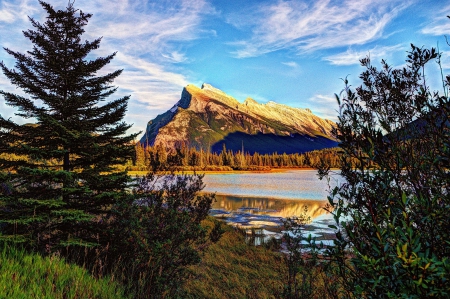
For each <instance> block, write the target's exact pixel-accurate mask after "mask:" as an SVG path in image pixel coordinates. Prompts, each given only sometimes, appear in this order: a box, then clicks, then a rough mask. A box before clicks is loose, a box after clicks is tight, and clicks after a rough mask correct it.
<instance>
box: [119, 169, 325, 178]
mask: <svg viewBox="0 0 450 299" xmlns="http://www.w3.org/2000/svg"><path fill="white" fill-rule="evenodd" d="M292 170H299V171H302V170H305V171H306V170H308V171H310V170H317V169H316V168H313V167H289V168H271V169H268V170H202V169H198V170H184V171H175V172H174V173H175V174H194V173H196V174H239V173H279V172H287V171H292ZM331 170H333V169H331ZM148 172H149V171H138V170H130V171H128V172H127V173H128V174H129V175H131V176H137V175H139V176H143V175H145V174H147V173H148ZM161 173H164V172H161Z"/></svg>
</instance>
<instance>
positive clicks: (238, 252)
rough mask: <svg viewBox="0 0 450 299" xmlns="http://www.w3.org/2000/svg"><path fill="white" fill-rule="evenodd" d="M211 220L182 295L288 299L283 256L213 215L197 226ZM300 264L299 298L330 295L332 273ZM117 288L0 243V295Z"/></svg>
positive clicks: (81, 293) (100, 293)
mask: <svg viewBox="0 0 450 299" xmlns="http://www.w3.org/2000/svg"><path fill="white" fill-rule="evenodd" d="M215 223H220V225H221V230H222V231H223V232H224V233H223V234H222V237H221V238H220V239H219V240H218V241H217V242H216V243H211V244H210V245H209V246H208V247H207V248H206V249H205V250H204V252H203V256H202V261H201V262H200V264H197V265H194V266H190V267H189V268H188V272H189V278H188V279H187V281H185V284H184V286H183V287H182V288H183V293H184V294H183V296H182V298H187V299H189V298H191V299H193V298H205V299H208V298H211V299H212V298H214V299H225V298H226V299H234V298H261V299H264V298H288V297H286V296H283V290H284V289H285V287H286V284H287V277H288V273H287V271H288V270H287V269H288V268H287V265H286V263H285V258H284V255H283V254H282V253H280V251H279V250H271V249H268V248H266V247H264V246H258V247H255V246H250V245H248V244H247V243H246V242H245V237H244V235H243V233H242V231H240V230H238V229H235V228H233V227H231V226H229V225H227V224H225V223H224V222H221V221H219V220H217V219H215V218H213V217H208V218H207V219H206V220H205V221H204V222H203V225H204V226H205V227H208V228H209V230H211V228H213V227H214V225H215ZM301 268H302V269H301V271H303V272H301V273H300V275H299V276H298V283H299V285H301V284H302V283H303V284H304V286H303V289H302V290H301V294H302V296H301V298H333V297H332V296H330V295H329V293H328V292H329V288H330V286H332V284H333V280H335V279H336V277H335V276H334V277H333V275H331V276H330V274H326V272H325V271H324V269H323V268H322V267H321V266H320V265H319V266H318V265H310V266H308V265H307V264H304V265H302V266H301ZM119 275H120V273H115V275H114V276H117V277H118V276H119ZM305 278H306V281H305ZM305 282H306V284H305ZM123 290H124V289H123V288H122V287H121V286H120V285H119V284H118V283H117V280H116V281H114V279H112V278H104V279H94V278H93V277H92V276H91V275H90V274H89V273H88V272H87V271H86V270H85V269H83V268H81V267H78V266H74V265H70V264H68V263H66V262H65V261H64V260H63V259H60V258H58V257H56V256H53V257H41V256H40V255H37V254H30V253H26V252H25V251H23V250H19V249H17V248H14V247H7V246H1V247H0V298H44V299H45V298H49V299H50V298H52V299H53V298H111V299H114V298H127V297H126V296H125V295H124V291H123ZM289 298H291V297H289ZM299 298H300V297H299Z"/></svg>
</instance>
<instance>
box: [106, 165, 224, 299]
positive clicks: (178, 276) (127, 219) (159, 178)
mask: <svg viewBox="0 0 450 299" xmlns="http://www.w3.org/2000/svg"><path fill="white" fill-rule="evenodd" d="M202 178H203V176H201V175H198V174H193V175H174V174H165V175H155V174H154V173H149V174H148V175H146V176H144V177H142V178H139V179H138V185H137V187H136V188H135V189H134V196H133V197H130V198H129V199H128V200H125V201H122V202H121V203H119V204H117V205H115V206H114V207H113V214H112V220H111V233H112V235H111V243H110V244H109V248H107V249H106V251H105V252H104V253H102V255H103V257H104V259H105V262H106V263H108V264H109V266H108V267H109V268H110V269H111V270H110V271H112V272H113V273H115V276H117V277H119V278H120V279H121V280H122V281H123V283H124V284H125V285H126V286H128V288H129V291H130V292H131V293H132V294H133V297H134V298H166V297H170V298H172V297H173V296H175V295H177V294H179V292H180V289H181V287H182V283H183V281H184V280H185V279H186V275H187V274H186V267H187V266H189V265H193V264H197V263H199V262H200V252H201V251H202V250H203V249H204V248H205V247H206V246H207V244H208V236H209V235H208V233H207V230H206V229H205V228H203V227H202V226H201V222H202V221H203V220H204V219H205V218H206V217H207V215H208V212H209V210H210V208H211V203H212V201H213V199H214V196H213V195H202V196H197V192H198V191H200V190H202V189H203V182H202ZM220 234H221V232H220V231H215V232H214V239H215V241H216V240H218V239H219V238H220ZM108 267H107V268H108Z"/></svg>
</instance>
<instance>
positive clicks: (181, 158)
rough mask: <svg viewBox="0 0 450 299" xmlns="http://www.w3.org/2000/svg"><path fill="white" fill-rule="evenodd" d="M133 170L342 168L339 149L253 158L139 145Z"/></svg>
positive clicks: (190, 149)
mask: <svg viewBox="0 0 450 299" xmlns="http://www.w3.org/2000/svg"><path fill="white" fill-rule="evenodd" d="M135 149H136V157H135V160H134V161H133V166H128V170H148V169H154V170H157V169H164V168H166V167H178V168H179V169H181V170H192V169H195V170H212V171H214V170H219V171H220V170H266V169H270V168H291V167H292V168H307V167H314V166H317V165H319V164H325V165H327V166H329V167H331V168H336V167H339V165H340V164H339V163H340V162H339V154H338V152H339V148H329V149H323V150H315V151H311V152H307V153H302V154H300V153H297V154H285V153H283V154H278V153H273V154H264V155H262V154H258V153H254V154H250V153H248V152H247V153H246V152H242V151H237V152H233V151H231V150H227V149H226V147H225V145H224V146H223V149H222V151H221V152H220V153H212V152H210V151H204V150H198V149H195V148H188V147H185V146H181V147H180V148H177V149H168V148H165V147H163V146H144V145H142V144H141V143H137V144H136V146H135Z"/></svg>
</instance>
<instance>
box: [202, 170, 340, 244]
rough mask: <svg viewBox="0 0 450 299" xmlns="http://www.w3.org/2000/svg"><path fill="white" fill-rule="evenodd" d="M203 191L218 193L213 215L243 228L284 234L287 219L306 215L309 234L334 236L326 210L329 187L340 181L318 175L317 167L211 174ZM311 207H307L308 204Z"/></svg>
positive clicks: (318, 236)
mask: <svg viewBox="0 0 450 299" xmlns="http://www.w3.org/2000/svg"><path fill="white" fill-rule="evenodd" d="M204 183H205V184H206V187H205V189H204V190H203V192H205V193H210V192H211V193H216V201H215V202H214V203H213V205H212V210H211V215H214V216H215V217H218V218H221V219H223V220H225V221H226V222H227V223H229V224H231V225H236V226H239V227H241V228H244V229H247V230H250V229H255V228H257V229H259V230H260V231H261V232H263V234H264V235H265V237H263V238H266V237H270V236H276V237H280V235H281V233H282V224H283V220H284V219H286V218H288V217H296V216H297V217H298V216H301V215H305V216H307V217H309V219H310V221H311V222H310V224H309V225H308V226H307V227H306V228H305V230H306V231H307V233H308V234H311V235H312V236H313V237H317V238H320V239H322V240H326V239H330V238H332V236H333V233H334V232H333V230H332V229H330V228H329V227H328V226H329V225H330V224H333V222H334V221H333V217H332V215H331V214H330V213H328V212H327V211H325V209H324V207H325V206H326V204H327V203H328V201H327V195H328V191H327V190H328V189H329V187H331V188H332V187H334V186H336V185H337V184H338V181H337V180H335V181H333V180H332V181H331V186H328V185H327V183H326V181H321V180H319V178H318V177H317V171H315V170H292V171H285V172H275V173H233V174H207V175H206V176H205V177H204ZM305 206H306V207H307V209H306V210H305V208H304V207H305Z"/></svg>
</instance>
